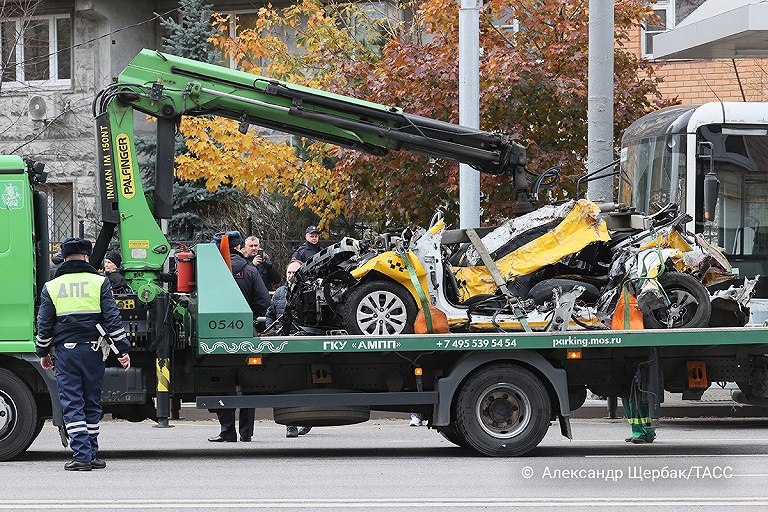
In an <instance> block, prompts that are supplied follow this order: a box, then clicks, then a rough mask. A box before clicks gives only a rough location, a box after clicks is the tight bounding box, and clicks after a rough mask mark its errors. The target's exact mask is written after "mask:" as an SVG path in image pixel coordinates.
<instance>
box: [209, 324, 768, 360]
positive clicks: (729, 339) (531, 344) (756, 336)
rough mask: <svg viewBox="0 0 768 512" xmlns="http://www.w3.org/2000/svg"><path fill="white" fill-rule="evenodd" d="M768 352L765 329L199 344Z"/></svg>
mask: <svg viewBox="0 0 768 512" xmlns="http://www.w3.org/2000/svg"><path fill="white" fill-rule="evenodd" d="M705 345H755V346H761V345H763V346H765V350H766V351H767V352H768V329H767V328H763V327H761V328H747V327H745V328H740V329H733V328H731V329H728V328H719V329H690V330H687V329H686V330H684V329H669V330H647V331H569V332H565V333H535V332H534V333H524V332H520V333H515V334H509V333H507V334H469V333H468V334H402V335H399V336H392V337H381V336H352V335H339V336H322V337H317V336H288V337H285V336H274V337H273V336H270V337H266V338H235V339H226V338H219V339H210V338H207V339H201V340H200V341H199V353H200V354H259V353H277V352H281V353H294V354H297V353H326V352H388V351H397V352H422V351H444V350H446V351H447V350H537V349H557V348H561V349H569V348H580V349H589V348H629V347H654V346H655V347H680V346H705Z"/></svg>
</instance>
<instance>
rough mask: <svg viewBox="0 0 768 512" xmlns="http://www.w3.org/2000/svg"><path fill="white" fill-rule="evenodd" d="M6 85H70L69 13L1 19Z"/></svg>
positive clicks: (70, 21)
mask: <svg viewBox="0 0 768 512" xmlns="http://www.w3.org/2000/svg"><path fill="white" fill-rule="evenodd" d="M0 42H1V43H2V63H3V67H2V81H3V84H4V85H10V86H12V85H14V84H17V85H22V84H23V85H69V84H70V82H71V79H72V49H71V46H72V19H71V18H70V17H69V16H68V15H57V16H34V17H28V18H7V19H4V20H2V21H0Z"/></svg>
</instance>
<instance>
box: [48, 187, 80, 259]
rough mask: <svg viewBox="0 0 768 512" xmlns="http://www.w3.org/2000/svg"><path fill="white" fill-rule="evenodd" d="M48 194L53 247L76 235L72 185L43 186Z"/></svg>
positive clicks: (49, 233)
mask: <svg viewBox="0 0 768 512" xmlns="http://www.w3.org/2000/svg"><path fill="white" fill-rule="evenodd" d="M41 190H44V191H45V192H46V193H47V194H48V237H49V240H50V241H51V245H56V244H59V243H61V241H62V240H64V239H65V238H67V237H68V236H73V234H74V216H75V212H74V201H73V193H72V184H71V183H47V184H45V185H44V186H41Z"/></svg>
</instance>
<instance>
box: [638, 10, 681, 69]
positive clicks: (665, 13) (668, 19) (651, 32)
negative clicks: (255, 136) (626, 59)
mask: <svg viewBox="0 0 768 512" xmlns="http://www.w3.org/2000/svg"><path fill="white" fill-rule="evenodd" d="M653 12H654V14H655V15H656V16H657V18H658V19H657V20H656V21H651V22H649V23H648V24H647V25H646V26H645V27H644V29H643V35H642V38H643V39H642V41H643V57H645V58H647V59H652V58H653V36H655V35H656V34H661V33H662V32H666V31H667V30H670V29H673V28H675V2H674V0H668V1H663V0H658V1H657V2H656V3H655V4H653Z"/></svg>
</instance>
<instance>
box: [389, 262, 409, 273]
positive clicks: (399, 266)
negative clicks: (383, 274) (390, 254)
mask: <svg viewBox="0 0 768 512" xmlns="http://www.w3.org/2000/svg"><path fill="white" fill-rule="evenodd" d="M387 263H389V268H391V269H392V270H397V271H398V272H405V270H406V268H405V267H404V266H403V264H402V263H400V262H399V261H392V260H391V259H390V260H387Z"/></svg>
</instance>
